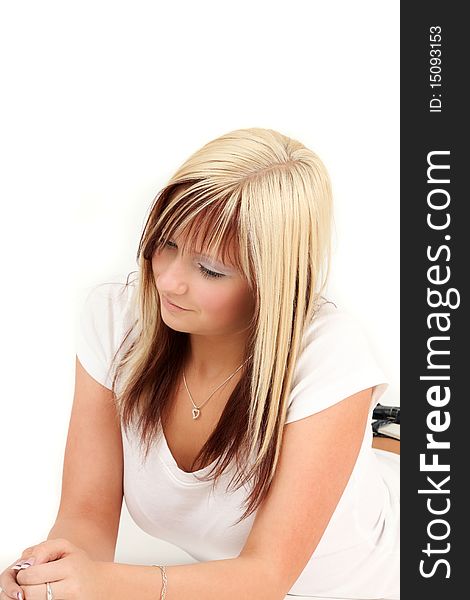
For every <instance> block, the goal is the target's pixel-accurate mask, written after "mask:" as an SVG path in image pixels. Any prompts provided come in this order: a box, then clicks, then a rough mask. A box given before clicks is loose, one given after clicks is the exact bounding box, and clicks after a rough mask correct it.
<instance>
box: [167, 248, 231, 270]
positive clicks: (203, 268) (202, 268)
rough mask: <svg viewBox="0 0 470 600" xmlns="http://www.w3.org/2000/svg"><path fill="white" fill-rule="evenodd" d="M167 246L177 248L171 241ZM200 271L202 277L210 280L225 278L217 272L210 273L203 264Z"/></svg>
mask: <svg viewBox="0 0 470 600" xmlns="http://www.w3.org/2000/svg"><path fill="white" fill-rule="evenodd" d="M166 245H167V246H169V247H170V248H177V246H176V244H175V243H174V242H171V241H170V240H168V241H167V243H166ZM199 270H200V272H201V275H202V276H203V277H207V278H208V279H218V278H219V277H225V275H223V273H216V272H215V271H210V270H209V269H206V267H203V266H202V265H201V264H200V265H199Z"/></svg>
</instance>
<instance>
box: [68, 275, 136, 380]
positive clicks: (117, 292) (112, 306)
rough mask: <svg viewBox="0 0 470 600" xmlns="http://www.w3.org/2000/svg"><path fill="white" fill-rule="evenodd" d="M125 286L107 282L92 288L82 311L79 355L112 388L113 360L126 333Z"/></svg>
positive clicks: (98, 378) (77, 333)
mask: <svg viewBox="0 0 470 600" xmlns="http://www.w3.org/2000/svg"><path fill="white" fill-rule="evenodd" d="M123 286H124V284H118V283H106V284H100V285H97V286H95V287H93V288H92V289H91V291H90V292H89V293H88V295H87V297H86V298H85V301H84V302H83V304H82V306H81V308H80V309H79V312H78V318H77V325H76V337H75V339H76V354H77V357H78V359H79V361H80V363H81V364H82V366H83V368H84V369H85V370H86V371H87V372H88V373H89V374H90V375H91V376H92V377H93V379H95V380H96V381H98V382H99V383H101V385H103V386H105V387H107V388H108V389H112V379H113V373H114V371H113V365H112V360H113V357H114V354H115V352H116V350H117V349H118V346H119V343H120V341H121V339H122V333H123V316H124V315H123V311H124V310H125V306H126V304H127V302H126V295H124V294H123Z"/></svg>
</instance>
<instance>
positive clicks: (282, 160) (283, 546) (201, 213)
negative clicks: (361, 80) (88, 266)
mask: <svg viewBox="0 0 470 600" xmlns="http://www.w3.org/2000/svg"><path fill="white" fill-rule="evenodd" d="M331 224H332V198H331V189H330V183H329V178H328V175H327V172H326V170H325V167H324V166H323V164H322V162H321V161H320V159H319V158H318V157H317V156H316V155H315V154H314V153H313V152H312V151H311V150H309V149H308V148H306V147H305V146H304V145H302V144H301V143H299V142H298V141H296V140H293V139H290V138H288V137H286V136H284V135H282V134H280V133H279V132H277V131H274V130H270V129H258V128H252V129H241V130H236V131H232V132H230V133H227V134H226V135H222V136H221V137H219V138H217V139H215V140H213V141H211V142H209V143H208V144H206V145H205V146H204V147H202V148H201V149H200V150H199V151H198V152H196V153H194V154H193V155H192V156H190V158H189V159H188V160H187V161H186V162H185V163H184V164H183V165H182V166H181V167H180V168H179V169H178V170H177V172H176V173H175V174H174V176H173V177H172V178H171V179H170V181H169V182H168V184H167V185H166V186H165V187H164V188H163V189H162V190H161V191H160V193H159V194H158V195H157V198H156V199H155V201H154V203H153V206H152V208H151V211H150V213H149V216H148V218H147V221H146V224H145V226H144V231H143V233H142V237H141V240H140V243H139V248H138V255H137V258H138V266H139V269H138V271H136V272H134V273H136V274H137V275H136V276H135V277H134V278H132V279H130V278H129V277H128V278H127V281H126V283H124V282H119V283H106V284H102V285H99V286H96V287H94V288H93V289H92V290H91V292H90V293H89V295H88V297H87V299H86V301H85V303H84V306H83V310H82V312H81V320H80V328H79V330H78V337H77V359H76V389H75V396H74V402H73V408H72V415H71V420H70V427H69V434H68V439H67V446H66V451H65V458H64V472H63V487H62V497H61V503H60V508H59V511H58V515H57V519H56V523H55V525H54V527H53V528H52V530H51V531H50V533H49V536H48V539H47V540H46V541H44V542H42V543H40V544H37V545H35V546H32V547H30V548H27V549H26V550H25V551H24V552H23V554H22V557H21V559H22V560H21V561H19V562H15V563H13V564H12V565H11V566H10V567H9V568H8V569H6V570H5V571H4V572H3V573H2V575H1V578H0V584H1V585H2V588H3V589H4V591H3V592H2V595H1V597H0V600H4V599H6V598H7V597H8V598H17V597H21V596H17V594H19V593H22V594H23V597H24V598H26V599H27V600H30V599H36V598H37V599H45V598H47V599H52V598H54V599H56V600H59V599H60V600H62V599H64V600H69V599H72V598H74V599H76V598H79V599H80V600H81V599H84V600H85V599H86V600H97V599H98V598H100V599H101V598H113V599H114V600H119V599H121V598H122V599H123V600H129V599H130V598H139V599H140V600H154V599H155V598H157V597H161V598H165V597H166V598H168V599H169V600H183V599H191V600H192V599H194V598H201V599H204V600H209V599H217V600H220V599H222V598H224V599H232V598H233V599H234V600H235V599H236V600H239V599H240V598H247V599H253V600H263V599H266V600H277V599H279V600H282V599H283V598H285V596H286V594H287V595H288V594H292V595H303V596H307V597H308V596H312V597H318V596H322V597H328V598H334V597H341V598H386V599H396V598H399V591H398V585H399V574H398V568H399V553H398V551H399V548H398V544H399V539H398V537H399V521H398V511H399V493H398V488H397V484H396V478H395V483H393V477H389V476H388V475H387V474H386V471H385V467H382V463H381V455H380V451H379V452H377V451H375V450H374V449H373V448H372V429H371V426H370V420H371V414H372V410H373V408H374V407H375V405H376V404H377V403H378V401H379V399H380V397H381V396H382V394H383V393H384V391H385V390H386V388H387V387H388V383H387V382H386V378H385V377H384V374H383V372H382V370H381V368H380V366H379V365H378V364H377V363H376V362H375V359H374V357H373V355H372V353H371V351H370V348H369V346H368V342H367V339H366V337H365V335H364V333H363V332H362V330H361V328H360V326H359V325H358V322H357V321H356V320H355V319H354V318H353V317H352V316H351V315H349V314H348V313H347V312H346V311H345V310H343V309H341V308H338V307H337V306H336V304H334V303H333V302H332V301H330V300H327V299H326V298H325V297H324V296H323V295H322V294H323V293H324V291H325V287H326V284H327V279H328V273H329V269H330V267H329V265H330V239H331ZM383 454H386V453H383ZM123 497H124V498H125V501H126V505H127V507H128V509H129V512H130V514H131V516H132V517H133V519H134V520H135V522H136V523H137V524H138V525H139V526H140V527H141V528H142V529H143V530H144V531H146V532H147V533H149V534H150V535H152V536H155V537H158V538H161V539H164V540H167V541H169V542H171V543H173V544H176V545H177V546H179V547H181V548H182V549H184V550H185V551H186V552H188V553H189V554H190V555H192V556H193V557H194V558H195V559H196V560H197V561H198V562H197V563H194V564H189V565H173V566H166V567H165V566H164V565H128V564H119V563H114V562H113V560H114V552H115V545H116V538H117V531H118V526H119V519H120V511H121V506H122V499H123ZM31 558H34V562H33V564H32V563H31V560H29V559H31Z"/></svg>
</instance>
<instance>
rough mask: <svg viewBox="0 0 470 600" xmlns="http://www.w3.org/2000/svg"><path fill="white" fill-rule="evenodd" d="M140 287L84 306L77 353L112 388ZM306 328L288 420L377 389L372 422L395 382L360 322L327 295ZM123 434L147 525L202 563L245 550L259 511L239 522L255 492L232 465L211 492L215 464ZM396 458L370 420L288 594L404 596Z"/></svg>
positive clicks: (128, 498)
mask: <svg viewBox="0 0 470 600" xmlns="http://www.w3.org/2000/svg"><path fill="white" fill-rule="evenodd" d="M136 285H137V284H136V283H130V284H129V285H128V286H127V287H126V286H125V284H123V283H108V284H101V285H99V286H95V287H94V288H93V289H92V290H91V291H90V292H89V294H88V297H87V298H86V300H85V302H84V304H83V306H82V307H81V310H80V313H79V320H78V328H77V346H76V348H77V356H78V358H79V360H80V362H81V364H82V365H83V367H84V368H85V369H86V370H87V371H88V373H89V374H90V375H91V376H92V377H93V378H94V379H96V380H97V381H98V382H99V383H101V384H102V385H104V386H106V387H108V388H111V381H112V375H113V373H114V369H113V370H112V371H111V372H108V371H109V366H110V364H111V359H112V357H113V356H114V353H115V351H116V350H117V348H118V346H119V344H120V343H121V341H122V339H123V337H124V335H125V333H126V332H127V330H128V328H129V327H130V326H131V324H132V322H133V320H134V316H133V315H131V311H130V300H131V297H132V294H133V293H134V290H135V287H136ZM305 335H306V336H307V339H306V345H305V347H304V350H303V352H302V354H301V356H300V358H299V360H298V363H297V366H296V370H295V375H294V381H293V386H292V388H291V393H290V397H289V408H288V412H287V418H286V423H290V422H292V421H296V420H298V419H302V418H304V417H307V416H309V415H312V414H314V413H316V412H319V411H321V410H323V409H325V408H327V407H329V406H332V405H333V404H335V403H337V402H339V401H341V400H343V399H344V398H346V397H348V396H351V395H352V394H354V393H356V392H359V391H360V390H363V389H365V388H368V387H373V388H374V389H373V394H372V401H371V406H370V412H369V422H370V420H371V418H372V410H373V408H374V407H375V406H376V404H377V403H378V401H379V399H380V397H381V396H382V394H383V393H384V392H385V390H386V389H387V387H388V383H387V381H386V377H385V375H384V373H383V371H382V369H381V368H380V366H379V365H378V364H377V362H376V360H375V358H374V356H373V354H372V352H371V349H370V347H369V344H368V341H367V339H366V337H365V335H364V332H363V331H362V328H361V327H360V325H359V324H358V321H356V319H355V318H354V317H352V316H351V315H350V314H349V313H347V312H346V311H344V310H341V309H339V308H337V306H336V305H335V304H334V303H332V302H330V301H325V302H324V303H323V304H322V305H321V307H320V308H319V311H318V312H317V315H316V317H315V319H314V320H313V322H312V324H311V325H310V326H309V328H308V329H307V331H306V334H305ZM131 339H132V338H131V337H130V338H128V340H129V342H130V340H131ZM126 347H127V345H126V344H125V345H124V347H123V349H124V348H126ZM123 349H122V350H121V352H122V351H123ZM122 440H123V451H124V498H125V502H126V505H127V508H128V510H129V513H130V515H131V516H132V518H133V519H134V521H135V522H136V524H137V525H138V526H139V527H141V528H142V529H143V530H144V531H145V532H146V533H148V534H150V535H152V536H155V537H156V538H159V539H163V540H166V541H168V542H170V543H172V544H175V545H176V546H179V547H180V548H182V549H183V550H184V551H186V552H187V553H188V554H189V555H190V556H192V557H194V559H195V560H197V561H209V560H220V559H224V558H234V557H236V556H238V555H239V553H240V551H241V550H242V548H243V546H244V543H245V541H246V539H247V537H248V534H249V532H250V529H251V526H252V523H253V520H254V518H255V516H256V511H255V512H254V513H253V514H252V515H250V517H248V518H247V519H245V520H244V521H242V522H241V523H240V524H239V525H237V526H235V527H233V526H232V524H233V523H234V522H235V521H236V520H237V518H239V517H240V516H241V514H242V513H243V510H244V506H243V501H244V499H245V498H246V497H247V495H248V490H247V489H245V487H242V488H240V489H238V490H237V491H234V492H230V493H227V492H226V486H227V484H228V482H229V480H230V475H231V474H233V472H232V471H230V472H229V473H226V474H225V473H224V475H223V476H222V478H221V480H220V482H219V484H218V485H217V486H216V488H215V490H214V492H213V493H211V485H212V481H209V482H203V481H202V482H201V481H199V480H198V479H197V478H196V475H199V476H201V475H205V474H207V473H208V472H209V471H210V468H211V466H212V465H213V464H214V463H212V464H211V465H208V466H206V467H205V468H203V469H200V470H198V471H196V472H195V473H188V472H186V471H183V470H181V469H180V468H179V467H178V465H177V463H176V461H175V459H174V458H173V456H172V454H171V452H170V450H169V447H168V444H167V442H166V439H165V437H164V435H161V436H159V438H158V441H157V442H156V443H155V444H154V445H153V446H152V449H151V451H150V453H149V455H148V458H147V462H145V463H143V462H142V461H141V455H140V452H139V444H138V438H137V435H136V433H135V431H134V430H131V431H130V432H129V433H128V434H125V432H124V428H122ZM398 459H399V457H398V455H392V453H390V452H383V451H377V450H374V449H372V428H371V427H367V428H366V431H365V434H364V439H363V443H362V446H361V450H360V452H359V456H358V458H357V461H356V464H355V466H354V469H353V472H352V474H351V477H350V479H349V481H348V483H347V486H346V488H345V490H344V492H343V494H342V496H341V499H340V501H339V503H338V505H337V506H336V509H335V511H334V513H333V515H332V517H331V520H330V522H329V523H328V526H327V528H326V530H325V532H324V534H323V536H322V538H321V540H320V542H319V544H318V545H317V547H316V549H315V551H314V553H313V554H312V556H311V558H310V560H309V562H308V563H307V565H306V566H305V568H304V570H303V571H302V573H301V575H300V576H299V578H298V579H297V581H296V582H295V583H294V585H293V586H292V588H291V589H290V590H289V593H291V594H296V595H305V596H309V595H311V596H323V597H334V598H360V599H363V598H386V599H393V600H395V599H398V598H399V597H400V596H399V478H398V475H397V473H398V467H399V460H398ZM394 460H395V461H396V462H395V463H394V462H393V461H394ZM214 462H215V461H214ZM232 468H233V467H232ZM294 500H295V499H294V498H293V501H294Z"/></svg>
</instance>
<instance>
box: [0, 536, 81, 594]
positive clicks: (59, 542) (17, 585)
mask: <svg viewBox="0 0 470 600" xmlns="http://www.w3.org/2000/svg"><path fill="white" fill-rule="evenodd" d="M74 548H75V547H74V546H73V545H72V543H71V542H69V541H68V540H66V539H63V538H57V539H53V540H46V541H44V542H41V543H40V544H36V545H35V546H30V547H29V548H25V550H24V551H23V553H22V554H21V558H20V559H18V560H17V561H15V562H14V563H12V564H11V565H10V566H9V567H8V568H7V569H5V570H4V571H3V573H0V588H1V589H2V592H1V594H3V596H4V598H2V596H1V595H0V600H7V599H14V600H18V592H21V593H22V594H23V598H24V592H23V590H22V588H21V585H22V581H23V576H24V575H23V574H24V573H26V571H27V569H31V568H32V566H34V565H35V566H40V565H42V566H46V565H45V563H49V562H51V561H56V560H57V559H60V558H62V557H64V556H66V555H67V553H68V552H70V551H72V549H74ZM26 559H28V560H26ZM56 569H57V563H56V565H55V567H54V570H56ZM33 575H34V574H33ZM53 579H54V578H53V577H51V579H50V580H49V581H53ZM26 581H27V582H28V583H31V584H34V583H36V581H34V577H33V579H31V578H30V577H27V578H26ZM46 581H48V580H47V579H46ZM56 585H57V584H56ZM33 587H34V588H35V589H34V591H33ZM41 587H42V589H41V591H40V588H41ZM44 590H45V586H44V584H43V585H42V586H40V585H36V586H34V585H33V586H32V587H31V588H30V589H29V590H28V598H27V599H25V600H34V596H31V594H41V595H38V598H41V600H44V598H45V592H44ZM19 598H20V599H21V596H20V597H19Z"/></svg>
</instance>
